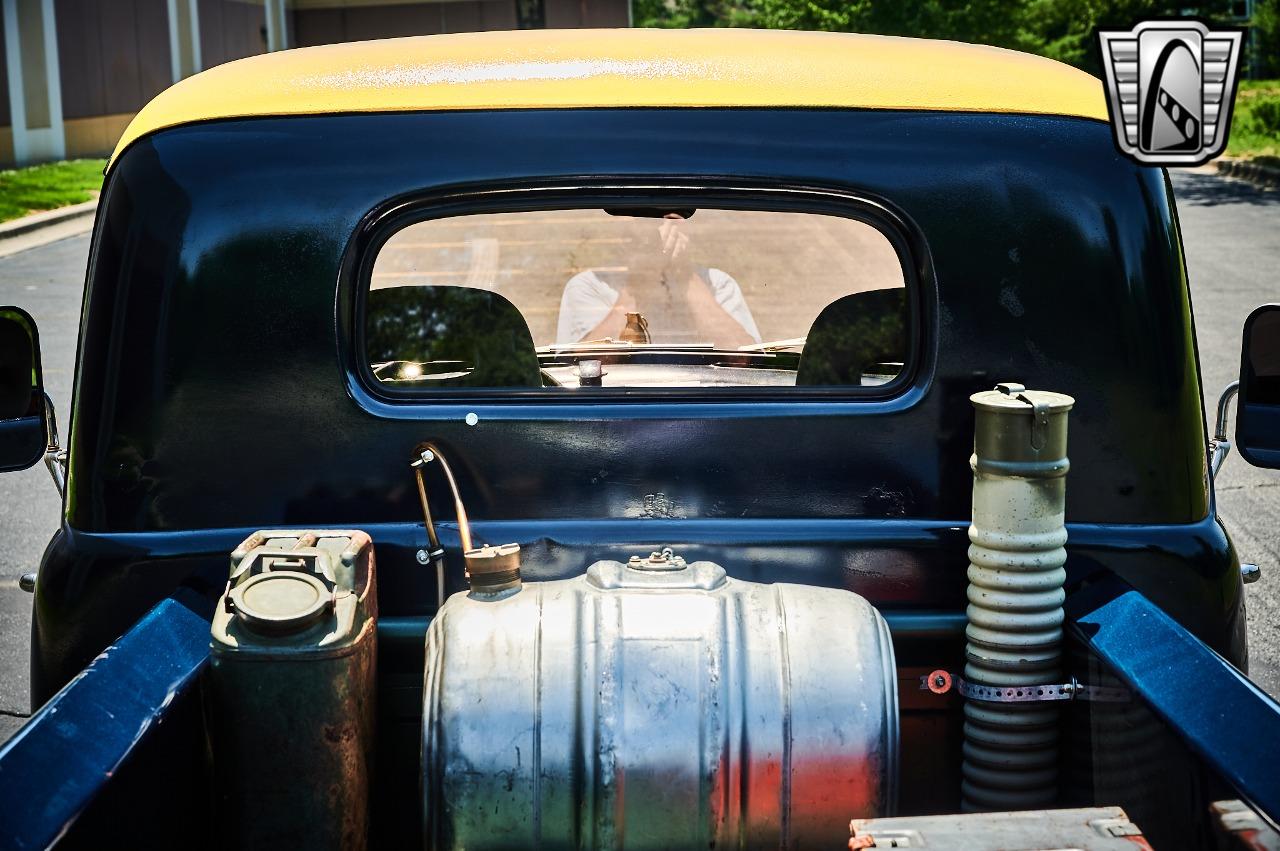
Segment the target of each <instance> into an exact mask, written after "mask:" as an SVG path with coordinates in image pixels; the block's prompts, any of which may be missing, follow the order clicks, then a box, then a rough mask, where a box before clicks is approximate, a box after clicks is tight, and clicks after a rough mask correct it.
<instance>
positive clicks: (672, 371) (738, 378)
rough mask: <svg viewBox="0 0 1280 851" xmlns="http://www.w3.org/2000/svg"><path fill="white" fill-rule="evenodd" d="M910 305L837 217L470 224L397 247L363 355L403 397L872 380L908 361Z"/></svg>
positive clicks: (899, 285)
mask: <svg viewBox="0 0 1280 851" xmlns="http://www.w3.org/2000/svg"><path fill="white" fill-rule="evenodd" d="M905 292H906V291H905V285H904V275H903V270H902V266H901V262H900V260H899V257H898V255H897V252H896V251H895V250H894V247H893V245H892V244H891V243H890V242H889V240H888V238H887V237H886V236H885V235H884V234H883V233H882V232H881V231H880V230H878V229H877V228H875V227H874V226H872V225H869V224H866V223H864V222H861V221H857V220H854V219H848V218H843V217H838V216H829V215H818V214H811V213H793V212H765V211H749V210H717V209H697V210H694V209H688V208H673V209H662V208H646V209H643V210H641V209H634V208H629V209H626V210H603V209H601V210H558V211H538V212H518V213H496V214H483V215H469V216H459V217H456V218H450V219H435V220H430V221H425V222H420V223H417V224H414V225H411V226H409V227H406V228H404V229H403V230H401V231H399V232H398V233H396V234H395V235H394V236H392V237H391V238H390V239H389V240H388V241H387V242H386V243H385V244H384V246H383V247H382V249H381V251H380V252H379V254H378V256H377V258H376V261H375V263H374V267H373V273H372V277H371V281H370V292H369V296H368V300H367V303H366V349H367V355H368V358H369V362H370V366H371V368H372V370H373V373H374V375H375V376H376V377H377V378H378V380H379V381H382V382H384V383H390V384H395V385H396V386H398V387H401V388H407V389H413V388H423V389H430V388H432V387H447V386H471V387H486V386H489V387H510V386H542V387H560V388H577V387H593V386H604V387H611V386H612V387H638V386H672V387H698V386H707V385H721V386H754V385H777V386H788V385H796V384H809V385H815V384H817V385H822V384H835V385H850V384H852V385H875V384H883V383H884V382H886V381H889V380H891V379H892V378H893V377H894V376H895V375H897V373H898V372H899V371H900V369H901V366H902V362H903V361H904V360H905V352H906V349H907V345H908V325H909V323H908V322H907V321H906V316H907V313H906V309H907V308H906V305H907V301H906V298H905Z"/></svg>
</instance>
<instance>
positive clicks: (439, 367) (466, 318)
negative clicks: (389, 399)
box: [365, 286, 542, 387]
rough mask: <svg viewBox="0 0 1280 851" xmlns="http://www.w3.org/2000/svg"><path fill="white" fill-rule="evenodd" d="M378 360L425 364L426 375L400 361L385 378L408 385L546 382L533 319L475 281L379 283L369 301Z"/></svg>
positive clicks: (369, 349)
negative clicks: (463, 283)
mask: <svg viewBox="0 0 1280 851" xmlns="http://www.w3.org/2000/svg"><path fill="white" fill-rule="evenodd" d="M365 354H366V356H367V357H368V359H369V362H370V363H371V364H379V363H384V362H389V361H404V362H411V363H414V364H422V369H421V375H414V374H412V371H411V372H406V371H405V370H404V369H403V368H399V367H392V368H390V369H389V370H388V371H378V370H375V372H376V373H377V374H378V377H379V379H380V380H382V381H385V382H388V383H391V384H395V385H400V386H404V387H411V386H412V387H419V386H445V387H541V386H542V371H541V368H540V367H539V364H538V355H537V352H535V351H534V346H533V335H532V334H531V333H529V325H528V323H526V322H525V320H524V316H522V315H521V314H520V311H519V309H518V308H516V306H515V305H514V304H512V303H511V302H510V301H508V300H507V299H506V298H504V297H503V296H501V295H498V294H497V293H495V292H490V291H489V290H482V289H475V288H472V287H450V286H403V287H388V288H385V289H373V290H370V291H369V295H368V299H367V300H366V302H365Z"/></svg>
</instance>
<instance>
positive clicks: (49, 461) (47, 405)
mask: <svg viewBox="0 0 1280 851" xmlns="http://www.w3.org/2000/svg"><path fill="white" fill-rule="evenodd" d="M44 422H45V429H44V433H45V450H44V466H45V467H46V468H47V469H48V470H49V476H50V477H52V479H53V486H54V487H55V488H57V489H58V496H60V497H64V498H65V497H66V495H67V451H66V450H65V449H63V448H62V446H61V444H60V442H59V440H58V415H57V414H56V413H55V412H54V408H53V400H52V399H50V398H49V394H48V393H45V394H44Z"/></svg>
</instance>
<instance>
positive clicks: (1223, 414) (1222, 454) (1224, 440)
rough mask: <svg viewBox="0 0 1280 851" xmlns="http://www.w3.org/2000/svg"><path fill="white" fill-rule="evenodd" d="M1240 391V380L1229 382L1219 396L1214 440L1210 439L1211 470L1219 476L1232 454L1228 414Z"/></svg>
mask: <svg viewBox="0 0 1280 851" xmlns="http://www.w3.org/2000/svg"><path fill="white" fill-rule="evenodd" d="M1239 392H1240V382H1239V381H1233V382H1231V383H1230V384H1228V385H1227V386H1226V387H1225V388H1224V389H1223V391H1222V395H1221V396H1219V397H1218V417H1217V420H1216V422H1215V429H1214V433H1213V440H1210V441H1209V470H1210V472H1211V473H1212V474H1213V476H1214V478H1217V475H1218V470H1220V469H1222V462H1223V461H1226V460H1227V456H1228V455H1230V454H1231V438H1229V437H1227V414H1228V413H1229V412H1230V410H1231V400H1232V399H1234V398H1235V397H1236V394H1237V393H1239Z"/></svg>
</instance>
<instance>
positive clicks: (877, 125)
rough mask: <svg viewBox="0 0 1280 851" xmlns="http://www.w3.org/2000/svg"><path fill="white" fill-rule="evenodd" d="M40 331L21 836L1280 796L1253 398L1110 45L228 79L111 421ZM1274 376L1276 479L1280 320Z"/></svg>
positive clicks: (139, 134) (660, 54)
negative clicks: (1213, 374)
mask: <svg viewBox="0 0 1280 851" xmlns="http://www.w3.org/2000/svg"><path fill="white" fill-rule="evenodd" d="M0 319H2V321H0V354H2V357H0V397H2V399H3V409H2V410H0V414H2V415H3V421H2V422H0V465H2V466H3V467H4V468H5V469H19V468H24V467H27V466H30V465H32V464H35V463H38V462H39V461H40V460H41V458H42V457H43V458H45V459H47V463H48V465H49V468H50V471H51V472H52V473H53V476H54V478H55V481H56V482H57V483H58V485H59V487H64V486H65V500H64V513H63V517H62V522H61V527H60V528H59V530H58V531H57V532H56V534H55V535H54V537H53V539H52V541H51V542H50V544H49V546H48V549H47V551H46V552H45V555H44V558H43V560H42V562H41V564H40V566H39V571H38V575H36V576H35V577H33V578H32V579H31V580H30V581H29V584H30V585H31V587H32V588H33V590H34V609H33V612H34V617H33V629H32V644H31V671H32V675H31V683H32V705H33V707H34V708H36V709H37V711H36V712H35V714H34V715H33V717H32V718H31V720H30V722H29V723H28V724H27V725H26V726H25V727H23V729H22V730H21V731H20V732H19V733H18V734H17V735H15V736H14V738H13V739H12V740H11V741H9V742H8V743H6V744H5V745H4V747H3V748H2V749H0V800H3V801H4V803H3V804H2V805H0V806H2V807H3V817H2V818H0V845H3V846H4V847H13V848H33V847H51V846H65V847H72V846H80V845H84V846H92V847H118V846H129V847H162V846H163V847H173V846H175V845H180V846H182V847H206V846H207V847H218V848H225V847H275V848H294V847H296V848H302V847H306V848H311V849H315V848H339V847H343V848H362V847H366V846H374V847H383V848H392V847H405V846H411V845H424V846H426V847H429V848H434V849H446V848H512V847H545V848H624V847H625V848H643V849H650V848H654V849H656V848H694V847H700V848H716V847H740V848H778V847H786V848H819V847H823V848H837V847H844V846H845V845H846V844H848V845H849V847H854V848H864V847H877V848H878V847H905V846H908V845H909V846H911V847H916V846H919V845H926V846H928V847H935V848H944V847H951V848H959V847H963V848H975V849H981V848H1005V849H1013V848H1065V847H1071V848H1090V849H1092V848H1113V847H1121V848H1123V847H1135V846H1137V847H1156V848H1191V847H1214V843H1215V842H1217V841H1219V839H1224V837H1225V838H1230V837H1232V836H1233V837H1234V838H1235V839H1237V840H1240V841H1245V840H1248V841H1256V842H1263V841H1265V839H1266V831H1267V830H1269V827H1268V825H1271V824H1274V820H1275V819H1276V818H1277V817H1280V770H1278V769H1277V766H1278V765H1280V707H1278V706H1277V704H1276V703H1275V701H1273V700H1272V699H1271V698H1270V697H1268V696H1267V695H1265V694H1264V693H1263V692H1262V691H1261V690H1259V689H1258V688H1257V687H1255V686H1254V685H1253V684H1252V683H1251V682H1250V681H1249V680H1248V679H1247V677H1246V675H1245V673H1244V672H1245V671H1246V669H1247V651H1246V639H1245V609H1244V591H1243V584H1242V583H1243V579H1242V573H1241V565H1240V563H1239V561H1238V559H1237V556H1236V554H1235V552H1234V551H1233V549H1232V545H1231V541H1230V540H1229V538H1228V536H1227V534H1226V532H1225V531H1224V529H1223V526H1222V524H1221V523H1220V522H1219V520H1218V519H1217V517H1216V514H1215V510H1214V491H1213V473H1214V471H1215V469H1216V467H1217V465H1218V464H1219V463H1220V462H1221V460H1222V458H1223V457H1224V456H1225V453H1226V452H1227V451H1229V449H1230V448H1231V442H1230V441H1229V440H1228V438H1227V435H1226V424H1227V422H1228V419H1229V417H1228V406H1229V403H1230V401H1231V398H1232V393H1230V392H1229V393H1227V394H1226V395H1224V397H1223V404H1222V407H1221V410H1220V411H1219V412H1218V416H1217V419H1216V422H1217V423H1218V426H1219V427H1218V432H1219V433H1218V434H1217V435H1215V436H1214V437H1213V438H1212V439H1210V437H1209V435H1208V434H1207V431H1206V426H1205V412H1204V411H1203V410H1202V403H1201V398H1202V397H1201V385H1200V374H1199V366H1198V362H1197V353H1196V339H1195V332H1194V326H1193V322H1192V311H1191V304H1190V300H1189V295H1188V288H1187V279H1186V270H1185V267H1184V264H1183V259H1182V250H1181V245H1180V241H1179V234H1178V224H1177V216H1176V212H1175V209H1174V201H1173V196H1172V192H1171V189H1170V186H1169V183H1168V181H1167V178H1166V175H1165V174H1164V173H1163V172H1162V170H1160V169H1158V168H1151V167H1143V166H1139V165H1136V164H1134V163H1132V162H1130V161H1129V160H1127V159H1125V158H1124V157H1122V156H1121V155H1120V154H1119V153H1117V151H1116V149H1115V147H1114V144H1113V141H1112V135H1111V131H1110V129H1109V127H1108V124H1107V122H1106V111H1105V106H1104V100H1103V92H1102V88H1101V85H1100V83H1099V81H1098V80H1096V79H1094V78H1092V77H1090V76H1088V75H1086V74H1084V73H1081V72H1079V71H1076V70H1074V69H1071V68H1069V67H1066V66H1063V65H1060V64H1057V63H1054V62H1051V61H1048V60H1045V59H1042V58H1038V57H1032V56H1028V55H1023V54H1019V53H1014V52H1010V51H1004V50H998V49H992V48H985V47H976V46H970V45H963V44H956V43H944V42H929V41H917V40H911V39H896V38H880V37H869V36H856V35H832V34H815V33H794V32H792V33H784V32H751V31H719V32H698V31H687V32H651V31H619V32H585V31H584V32H519V33H491V34H478V35H461V36H443V37H429V38H413V39H402V40H395V41H387V42H378V43H365V44H347V45H338V46H331V47H322V48H312V49H305V50H296V51H287V52H284V53H278V54H271V55H267V56H260V57H255V58H251V59H246V60H242V61H238V62H233V63H230V64H227V65H223V66H219V67H217V68H213V69H211V70H209V71H206V72H204V73H202V74H199V75H197V76H195V77H193V78H191V79H188V80H185V81H183V82H181V83H179V84H178V85H176V86H174V87H173V88H172V89H170V90H169V91H167V92H165V93H163V94H162V95H160V96H159V97H158V98H156V100H155V101H153V102H152V103H151V104H150V105H148V106H147V107H146V108H145V109H144V110H142V112H140V113H139V114H138V116H137V117H136V118H135V119H134V121H133V123H132V124H131V125H130V126H129V128H128V130H127V132H126V133H125V136H124V138H123V139H122V140H121V142H120V145H119V147H118V149H117V150H116V152H115V154H114V156H113V157H112V158H111V161H110V165H109V166H108V168H107V174H106V183H105V186H104V189H103V193H102V198H101V203H100V206H99V212H98V217H97V221H96V224H95V228H94V233H93V242H92V249H91V253H90V258H89V268H88V276H87V281H86V287H85V294H84V307H83V319H82V324H81V331H80V341H79V353H78V357H77V369H76V378H75V395H74V399H73V403H72V415H71V422H70V426H69V436H68V440H67V445H66V449H65V450H63V449H62V448H61V446H60V445H59V441H58V436H57V430H56V427H55V426H54V423H53V419H52V415H51V413H50V412H51V410H52V407H51V406H50V405H49V404H47V398H46V396H45V394H44V391H43V385H42V382H41V378H40V361H39V344H38V339H37V337H38V335H37V331H36V328H35V325H34V323H33V322H32V321H31V320H30V317H29V316H27V315H26V314H25V313H23V312H22V311H21V310H20V309H19V308H6V309H4V311H3V314H0ZM1028 388H1031V389H1028ZM1234 389H1235V388H1234V387H1233V388H1231V390H1232V391H1234ZM1238 389H1239V400H1240V403H1239V406H1238V410H1237V414H1236V432H1235V435H1236V445H1237V448H1238V450H1239V451H1240V452H1241V453H1242V454H1243V455H1244V457H1245V458H1246V459H1248V460H1249V461H1251V462H1252V463H1255V464H1259V465H1262V466H1273V467H1274V466H1277V465H1278V464H1280V306H1275V305H1272V306H1263V307H1261V308H1259V310H1258V311H1256V312H1255V313H1254V314H1253V315H1252V316H1251V317H1250V318H1249V320H1248V322H1247V323H1246V325H1245V327H1244V334H1243V357H1242V366H1241V377H1240V382H1239V388H1238ZM1068 422H1069V423H1070V430H1069V442H1068V428H1067V426H1068ZM1068 458H1069V462H1068ZM1240 801H1243V803H1240ZM1224 826H1225V827H1224ZM1246 827H1247V829H1246ZM1224 830H1225V831H1226V832H1225V833H1224V832H1223V831H1224ZM1224 841H1225V839H1224ZM966 843H967V844H966Z"/></svg>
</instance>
